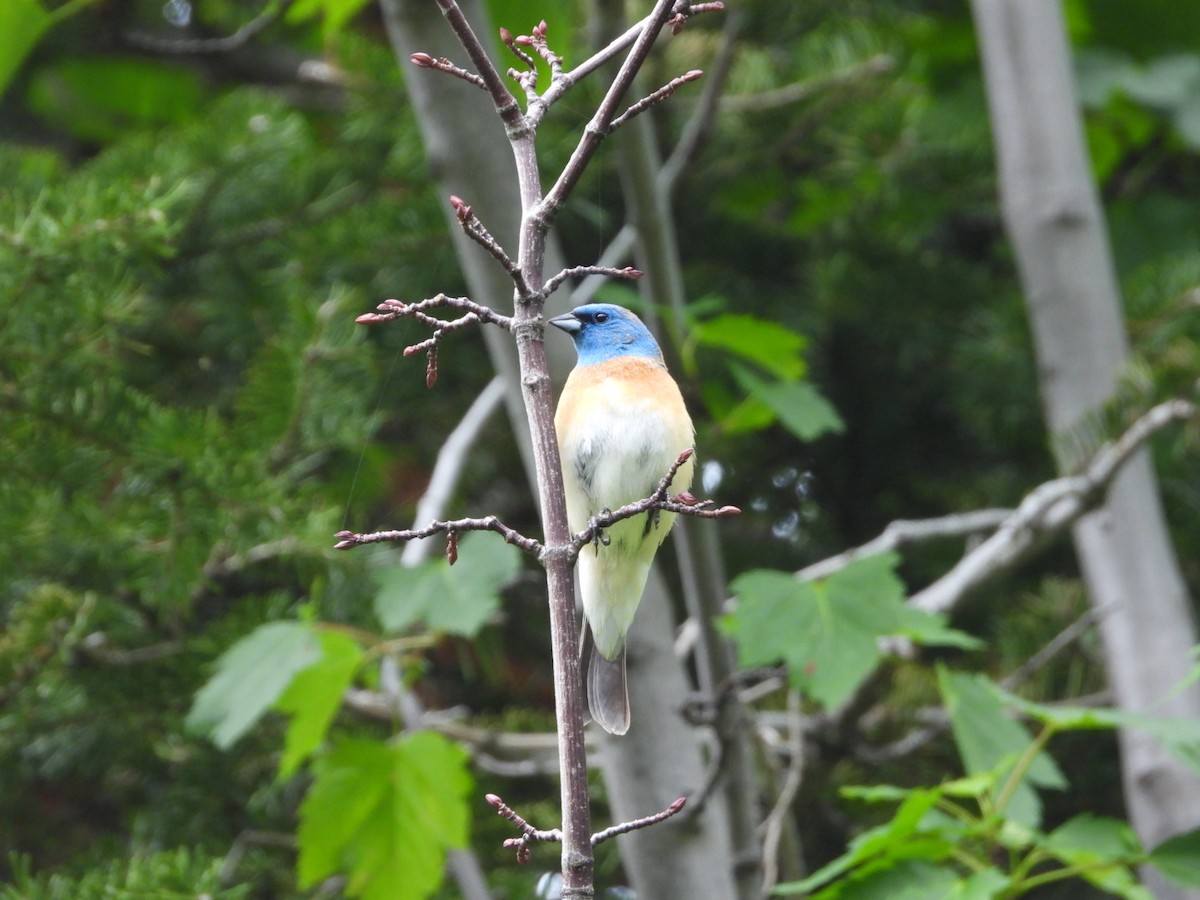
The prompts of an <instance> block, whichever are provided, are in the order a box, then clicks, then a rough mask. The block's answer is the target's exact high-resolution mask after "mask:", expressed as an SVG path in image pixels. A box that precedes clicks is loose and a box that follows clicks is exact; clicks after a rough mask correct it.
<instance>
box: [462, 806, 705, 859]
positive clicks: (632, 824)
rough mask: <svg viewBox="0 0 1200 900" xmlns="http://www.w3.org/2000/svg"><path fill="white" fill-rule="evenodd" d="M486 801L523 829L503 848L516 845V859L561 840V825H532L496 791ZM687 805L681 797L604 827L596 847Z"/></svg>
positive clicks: (594, 837)
mask: <svg viewBox="0 0 1200 900" xmlns="http://www.w3.org/2000/svg"><path fill="white" fill-rule="evenodd" d="M484 799H485V800H487V802H488V803H489V804H490V805H491V806H493V807H494V808H495V810H496V815H498V816H500V817H501V818H502V819H507V820H508V821H510V822H512V823H513V824H514V825H516V826H517V830H518V831H520V832H521V836H520V837H519V838H506V839H505V841H504V845H503V846H504V847H505V848H506V849H510V848H515V849H516V851H517V862H518V863H522V864H524V863H527V862H529V845H530V844H536V843H558V842H559V841H561V840H562V831H561V830H560V829H558V828H551V829H549V830H546V831H543V830H541V829H538V828H534V827H533V826H532V825H530V824H529V822H527V821H526V820H525V819H524V818H523V817H522V816H521V815H520V813H518V812H517V811H516V810H514V809H513V808H512V807H511V806H509V805H508V804H507V803H505V802H504V801H503V800H501V799H500V798H499V797H497V796H496V795H495V794H487V795H486V796H485V797H484ZM686 804H687V797H680V798H678V799H677V800H675V801H674V802H673V803H671V805H670V806H668V807H667V808H666V809H664V810H661V811H660V812H656V813H654V814H652V815H649V816H644V817H643V818H640V819H632V820H630V821H628V822H621V823H620V824H617V825H613V826H611V827H609V828H605V829H604V830H603V831H597V832H596V833H595V834H593V835H592V846H593V847H595V846H597V845H599V844H602V843H604V842H605V841H607V840H610V839H611V838H615V837H617V836H618V835H622V834H628V833H629V832H631V831H637V830H638V829H639V828H649V827H650V826H651V825H657V824H658V823H659V822H665V821H666V820H667V819H669V818H671V816H674V815H676V814H677V813H679V812H680V811H681V810H682V809H683V808H684V806H685V805H686Z"/></svg>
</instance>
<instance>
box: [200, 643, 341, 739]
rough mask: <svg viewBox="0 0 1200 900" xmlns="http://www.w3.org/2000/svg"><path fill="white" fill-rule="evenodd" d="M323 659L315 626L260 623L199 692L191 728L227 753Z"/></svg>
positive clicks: (220, 661)
mask: <svg viewBox="0 0 1200 900" xmlns="http://www.w3.org/2000/svg"><path fill="white" fill-rule="evenodd" d="M320 658H321V645H320V643H319V642H318V640H317V636H316V633H315V632H314V631H313V629H312V627H311V626H310V625H308V624H306V623H303V622H270V623H268V624H266V625H260V626H259V627H258V628H256V629H255V630H254V631H252V632H250V634H248V635H247V636H246V637H244V638H242V639H241V640H240V641H238V642H237V643H236V644H234V645H233V646H232V647H230V648H229V649H228V650H227V651H225V653H223V654H222V655H221V658H220V659H218V660H217V671H216V674H215V675H213V677H212V678H211V679H209V681H208V683H207V684H205V685H204V687H202V688H201V689H200V692H199V693H198V694H196V700H195V702H194V703H193V704H192V709H191V711H190V712H189V713H188V717H187V727H188V729H189V730H191V731H194V732H197V733H200V734H206V735H208V737H209V738H210V739H211V740H212V741H213V743H214V744H216V745H217V746H218V747H220V748H221V749H225V748H227V747H229V746H231V745H232V744H233V743H234V741H236V740H237V739H238V738H240V737H241V736H242V735H243V734H245V733H246V732H247V731H248V730H249V729H250V727H251V726H253V725H254V723H255V722H257V721H258V720H259V719H260V718H262V715H263V713H265V712H266V711H267V710H268V709H270V707H271V704H273V703H274V702H275V701H276V700H278V699H279V696H280V695H281V694H282V693H283V691H284V689H285V688H286V687H287V686H288V684H289V682H291V680H292V678H293V677H294V676H295V674H296V673H297V672H299V671H301V670H303V669H306V668H308V667H309V666H311V665H313V664H314V663H316V662H317V661H318V660H319V659H320Z"/></svg>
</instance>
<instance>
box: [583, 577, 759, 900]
mask: <svg viewBox="0 0 1200 900" xmlns="http://www.w3.org/2000/svg"><path fill="white" fill-rule="evenodd" d="M674 631H675V623H674V618H673V617H672V615H671V606H670V599H669V596H668V594H667V590H666V585H665V584H664V583H663V580H662V577H661V576H660V575H659V573H658V571H657V570H655V571H654V572H653V573H652V574H651V577H650V581H649V583H648V584H647V585H646V596H645V598H644V599H643V601H642V604H641V606H639V607H638V613H637V619H636V621H635V622H634V626H633V628H631V629H630V630H629V643H628V651H629V695H630V696H629V700H630V705H631V706H632V707H633V711H634V721H633V727H632V728H630V729H629V733H628V734H626V735H625V736H623V737H613V736H611V735H600V753H599V754H598V761H599V763H600V768H601V770H602V771H603V772H604V782H605V785H606V787H607V788H608V801H609V806H610V807H611V809H612V817H613V819H614V820H616V821H621V820H623V819H630V818H633V817H635V816H639V815H645V812H646V810H648V809H657V808H660V807H663V806H666V805H667V804H668V803H670V802H671V801H672V800H674V799H675V798H676V797H680V796H684V795H689V794H690V795H691V796H692V798H693V800H696V799H697V797H696V792H698V791H699V790H700V789H701V788H702V787H703V786H704V783H705V780H706V771H705V765H704V759H703V757H702V756H701V752H700V746H699V742H698V741H697V739H696V730H695V729H694V728H693V727H691V726H690V725H689V724H688V723H687V722H685V721H684V720H683V718H682V716H681V715H680V705H681V701H682V699H683V698H684V696H686V694H687V691H688V684H687V679H686V677H685V676H684V672H683V669H682V667H681V666H680V664H679V660H678V659H676V657H675V653H674ZM618 842H619V844H620V847H621V859H622V861H623V863H624V865H625V870H626V872H627V873H628V875H629V881H630V884H631V885H632V886H633V888H634V890H635V891H636V892H637V895H638V896H639V897H662V898H668V897H687V898H689V900H733V898H735V897H737V896H738V893H737V891H736V889H735V887H734V866H733V860H734V854H733V853H732V851H731V848H730V844H729V824H728V815H727V809H726V805H725V802H724V797H723V796H722V795H721V794H720V793H719V792H718V793H717V794H716V795H715V796H714V797H713V798H711V799H710V801H709V802H708V804H707V805H706V806H705V807H704V810H703V812H701V813H700V814H699V815H694V814H692V813H691V812H690V811H689V812H688V813H685V815H683V816H679V817H676V819H673V820H671V821H670V822H667V823H664V824H663V825H660V826H658V827H657V828H645V829H642V830H641V831H634V832H631V833H630V834H626V835H622V836H621V837H620V838H618Z"/></svg>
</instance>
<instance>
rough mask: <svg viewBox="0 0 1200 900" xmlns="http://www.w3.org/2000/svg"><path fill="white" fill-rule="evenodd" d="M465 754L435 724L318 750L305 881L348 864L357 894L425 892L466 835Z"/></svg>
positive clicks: (415, 896)
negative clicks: (391, 737)
mask: <svg viewBox="0 0 1200 900" xmlns="http://www.w3.org/2000/svg"><path fill="white" fill-rule="evenodd" d="M466 762H467V754H466V753H465V752H464V751H463V750H462V748H460V747H458V746H457V745H455V744H452V743H450V742H449V741H447V740H446V739H445V738H443V737H441V736H440V735H437V734H434V733H432V732H419V733H417V734H413V735H411V736H408V737H405V738H403V739H401V740H399V741H396V742H394V743H391V744H385V743H381V742H379V741H371V740H365V739H355V740H348V741H345V742H343V743H341V744H339V745H338V746H337V747H335V748H334V749H333V750H332V751H331V752H330V753H329V754H328V755H326V756H324V757H322V758H320V759H318V761H317V763H316V764H315V765H314V767H313V770H314V781H313V785H312V787H311V788H310V789H309V792H308V795H307V796H306V797H305V799H304V802H303V803H302V804H301V806H300V827H299V830H298V832H297V840H298V842H299V845H300V858H299V862H298V879H299V882H300V886H301V888H308V887H311V886H312V885H314V884H316V883H317V882H318V881H320V880H321V879H323V878H326V877H328V876H330V875H333V874H336V873H338V872H343V873H345V875H346V876H347V882H346V888H345V890H346V893H347V894H348V895H350V896H352V897H365V898H368V900H385V898H386V900H423V898H425V897H427V896H428V895H429V894H430V893H432V892H433V891H434V890H436V889H437V887H438V885H439V884H440V883H441V880H442V871H443V867H444V862H445V856H446V850H447V849H450V848H453V847H462V846H465V844H466V842H467V804H466V796H467V794H468V792H469V791H470V789H471V778H470V775H469V774H468V772H467V768H466Z"/></svg>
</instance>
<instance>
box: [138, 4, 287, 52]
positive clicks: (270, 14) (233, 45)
mask: <svg viewBox="0 0 1200 900" xmlns="http://www.w3.org/2000/svg"><path fill="white" fill-rule="evenodd" d="M294 2H295V0H276V2H272V3H268V4H267V5H266V6H265V7H264V8H263V11H262V12H260V13H259V14H258V15H257V16H255V17H254V18H253V19H251V20H250V21H249V22H247V23H246V24H245V25H243V26H241V27H240V28H238V30H237V31H235V32H233V34H229V35H226V36H225V37H219V38H162V37H157V36H155V35H150V34H143V33H142V32H138V31H134V32H129V33H127V34H124V35H122V38H123V40H124V41H125V42H126V43H128V44H130V45H132V46H134V47H140V48H142V49H143V50H150V51H153V52H154V53H172V54H193V53H230V52H231V51H233V50H237V49H238V48H239V47H241V46H242V45H244V44H247V43H249V42H250V41H251V40H253V39H254V38H255V37H257V36H258V35H259V34H261V33H262V32H263V31H266V30H267V28H269V27H270V26H271V25H273V24H274V23H275V22H278V21H279V20H280V19H281V18H283V16H284V14H285V13H286V12H287V11H288V9H289V8H290V7H291V6H292V4H293V3H294Z"/></svg>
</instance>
